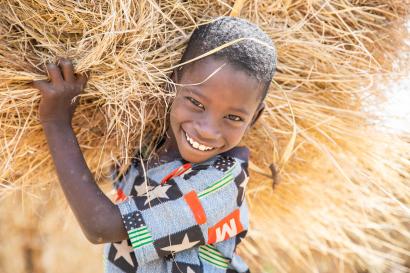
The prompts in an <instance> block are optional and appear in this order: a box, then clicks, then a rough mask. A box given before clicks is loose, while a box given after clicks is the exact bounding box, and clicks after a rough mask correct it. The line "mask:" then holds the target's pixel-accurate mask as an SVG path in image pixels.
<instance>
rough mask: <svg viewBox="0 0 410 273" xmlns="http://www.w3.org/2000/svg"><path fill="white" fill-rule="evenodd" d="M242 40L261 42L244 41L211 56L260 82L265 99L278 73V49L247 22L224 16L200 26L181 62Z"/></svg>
mask: <svg viewBox="0 0 410 273" xmlns="http://www.w3.org/2000/svg"><path fill="white" fill-rule="evenodd" d="M240 38H251V39H256V40H259V41H261V42H262V43H258V42H257V41H255V40H247V39H245V40H241V41H239V42H237V43H234V44H233V45H230V46H228V47H225V48H224V49H222V50H219V51H218V52H216V53H214V54H212V55H211V56H214V57H216V58H222V59H225V60H226V61H227V62H229V63H231V64H233V65H235V66H237V67H238V68H240V69H244V70H245V71H247V72H248V73H250V74H251V75H252V76H254V77H256V79H257V80H259V81H261V83H262V84H264V86H263V87H264V89H263V94H262V100H263V99H264V98H265V97H266V94H267V92H268V89H269V85H270V83H271V81H272V78H273V74H274V72H275V68H276V50H275V47H274V44H273V42H272V40H271V38H270V37H269V36H268V35H267V34H266V33H265V32H264V31H262V30H261V29H260V28H259V27H258V26H256V25H255V24H252V23H250V22H249V21H247V20H244V19H240V18H237V17H226V16H223V17H219V18H217V19H216V20H215V21H212V22H210V23H208V24H205V25H201V26H199V27H198V28H196V29H195V30H194V32H193V33H192V35H191V38H190V39H189V42H188V45H187V47H186V49H185V52H184V54H183V56H182V58H181V63H183V62H186V61H189V60H191V59H193V58H195V57H198V56H200V55H202V54H204V53H206V52H208V51H210V50H212V49H215V48H217V47H219V46H221V45H224V44H226V43H229V42H232V41H234V40H237V39H240ZM267 45H268V46H267ZM180 74H182V73H180Z"/></svg>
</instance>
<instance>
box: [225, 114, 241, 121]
mask: <svg viewBox="0 0 410 273" xmlns="http://www.w3.org/2000/svg"><path fill="white" fill-rule="evenodd" d="M226 118H227V119H229V120H232V121H243V119H242V118H241V117H239V116H235V115H227V116H226Z"/></svg>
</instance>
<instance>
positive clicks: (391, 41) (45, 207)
mask: <svg viewBox="0 0 410 273" xmlns="http://www.w3.org/2000/svg"><path fill="white" fill-rule="evenodd" d="M241 2H243V1H241ZM233 5H234V2H233V1H222V0H218V1H209V0H200V1H189V2H182V1H178V0H166V1H153V0H147V1H127V0H112V1H97V2H95V1H81V2H75V1H64V2H62V1H56V0H49V1H41V0H37V1H35V0H31V1H28V0H20V1H18V0H3V1H1V2H0V10H1V11H2V17H1V18H0V131H1V135H0V149H1V151H2V153H1V155H0V156H1V158H0V170H1V172H0V173H1V174H0V175H1V176H0V179H1V180H0V181H1V185H2V187H1V188H0V196H1V199H3V201H2V204H10V203H8V202H11V201H10V200H12V198H14V197H15V196H16V194H18V195H21V199H20V200H19V202H17V203H14V206H15V205H16V204H23V207H29V205H31V206H32V207H31V209H30V210H27V211H26V212H24V213H23V212H21V213H17V212H14V213H10V210H11V209H9V208H10V207H9V206H10V205H2V208H0V210H1V215H3V217H4V219H21V221H20V220H13V221H9V223H8V224H9V228H10V229H12V228H13V226H14V225H16V226H19V227H21V226H25V227H27V228H28V229H29V231H27V228H26V229H24V230H25V231H23V233H24V232H25V234H26V235H24V234H22V233H19V232H17V231H18V230H20V229H16V230H15V233H16V234H15V237H13V236H11V235H12V233H10V232H6V231H4V230H3V232H1V233H0V238H2V240H5V238H10V237H12V238H20V239H21V238H27V236H29V238H30V237H33V236H40V238H43V240H44V241H43V242H42V243H41V242H32V241H30V240H28V241H26V243H25V244H24V243H15V244H14V246H16V250H15V251H14V252H13V250H10V251H8V252H6V251H0V268H4V270H3V271H7V272H8V271H10V270H11V269H13V270H14V271H20V270H21V271H23V270H27V268H31V269H33V270H34V271H35V272H41V271H42V270H43V269H41V268H42V266H44V265H45V264H46V262H45V261H46V260H47V255H46V254H47V253H48V252H47V247H46V244H45V242H48V241H52V239H51V238H50V239H44V238H47V237H44V236H43V235H44V234H45V233H47V232H45V230H52V232H54V231H55V233H57V234H54V236H59V234H58V232H57V231H56V230H57V229H56V228H55V227H57V226H58V225H59V224H58V223H59V222H58V220H57V219H58V217H53V216H56V215H58V214H61V211H62V210H63V208H62V205H61V204H57V203H58V202H61V200H62V196H61V193H59V191H56V190H55V188H56V187H57V186H56V177H55V175H54V171H53V165H52V162H51V159H50V156H49V154H48V151H47V147H46V143H45V139H44V136H43V134H42V130H41V126H40V125H39V122H38V112H37V110H38V102H39V98H40V96H39V93H38V92H37V91H36V90H34V89H32V88H31V87H30V86H29V83H30V82H31V81H32V80H33V79H41V78H44V76H43V74H44V64H45V63H46V62H48V61H55V59H56V57H57V56H64V57H69V58H71V59H73V60H74V61H75V63H76V68H77V70H78V72H85V71H89V72H90V73H91V80H90V81H89V84H88V87H87V89H86V92H85V94H84V95H82V97H81V102H80V105H79V107H78V109H77V112H76V115H75V119H74V121H73V124H74V128H75V130H76V132H77V136H78V138H79V143H80V144H81V145H82V149H83V151H84V154H85V157H86V159H87V162H88V163H89V166H90V167H91V169H92V171H93V172H94V174H95V176H96V178H97V179H98V180H99V181H100V183H101V185H104V186H106V188H108V186H107V185H106V184H104V180H105V178H106V175H107V171H108V167H109V166H110V165H111V164H112V162H113V160H114V161H118V163H119V164H121V165H122V166H123V169H125V168H126V166H127V164H128V163H129V159H130V156H132V154H133V153H134V151H135V149H144V151H145V152H147V153H149V151H150V150H151V149H152V146H153V143H154V141H155V138H156V137H158V135H160V134H161V132H162V131H163V128H164V115H165V108H166V105H167V104H168V103H169V102H170V101H171V99H172V95H173V94H169V93H166V92H164V86H165V84H166V82H168V81H169V79H168V78H167V76H169V72H170V70H171V68H172V66H173V65H175V64H176V63H177V61H178V60H179V58H180V56H181V52H182V50H183V48H184V45H185V42H186V41H187V39H188V38H189V34H190V32H191V31H192V30H193V28H194V27H195V26H196V25H197V24H201V23H205V22H207V21H209V20H212V19H213V18H214V17H215V16H219V15H227V14H229V13H230V12H231V9H232V7H233ZM409 6H410V5H409V4H408V3H403V1H398V0H385V1H365V0H363V1H346V0H334V1H302V0H299V1H245V3H244V6H243V8H242V12H241V15H240V16H241V17H244V18H247V19H249V20H251V21H253V22H255V23H257V24H258V25H259V26H260V27H261V28H262V29H264V30H265V31H266V32H267V33H268V34H269V35H270V36H271V37H272V39H273V40H274V41H275V43H276V45H277V48H278V56H279V59H278V63H279V64H278V72H277V74H276V75H275V79H274V84H272V88H271V91H270V93H269V95H268V97H267V106H268V107H267V109H266V112H265V114H264V116H263V118H262V121H261V122H259V124H258V125H257V126H256V128H255V129H254V130H253V131H252V132H251V133H250V135H248V136H247V137H246V139H245V140H244V143H245V144H246V145H248V146H249V147H250V148H251V150H252V153H253V156H252V158H251V159H252V164H251V170H252V173H251V177H252V180H251V182H250V183H249V189H248V201H249V204H250V208H251V215H252V218H251V230H250V232H249V237H248V239H246V240H245V241H244V242H243V244H242V245H241V247H240V252H241V253H242V255H243V256H244V257H245V259H246V261H247V262H248V263H250V264H251V268H252V269H253V270H254V271H256V272H271V270H272V272H275V271H277V272H360V271H367V272H406V271H407V270H408V268H406V262H407V266H408V265H409V264H408V263H409V259H410V239H409V238H410V234H409V226H410V223H409V222H410V221H409V218H410V217H409V211H410V208H409V204H410V186H409V184H408V179H409V177H410V162H409V158H410V143H409V141H408V140H407V141H406V140H405V139H404V138H402V137H400V136H394V135H391V134H387V133H382V132H381V131H380V130H379V128H377V126H375V125H374V118H373V116H372V115H371V113H369V112H367V111H366V109H367V106H368V105H370V104H374V102H377V101H378V100H379V99H380V98H381V95H382V94H381V92H380V90H379V89H378V86H379V83H382V82H384V81H386V79H388V78H391V77H393V75H396V74H393V70H394V69H393V68H394V65H398V67H399V68H403V67H404V66H403V65H406V64H408V61H407V60H399V61H397V58H398V56H400V55H399V53H400V52H401V51H403V50H408V48H406V44H405V39H406V38H408V33H407V30H406V29H405V21H406V19H407V18H408V13H409ZM235 12H236V13H238V11H237V10H236V11H235ZM271 163H274V164H275V166H276V172H277V174H278V175H279V178H280V179H279V180H280V182H279V183H276V184H275V188H274V191H273V192H272V177H271V174H270V171H269V168H268V166H269V165H270V164H271ZM33 200H35V201H36V202H34V201H33ZM24 204H25V206H24ZM19 206H21V205H19ZM56 208H57V209H56ZM6 213H8V214H6ZM16 214H17V216H15V215H16ZM18 215H20V217H21V215H24V217H21V218H19V216H18ZM47 219H52V220H50V222H48V224H49V226H48V227H53V228H48V227H46V226H45V225H41V223H44V222H45V221H46V220H47ZM53 225H55V226H53ZM67 230H69V229H67ZM76 231H77V232H78V229H77V230H76ZM27 233H28V234H29V235H27ZM17 236H18V237H17ZM49 236H51V237H52V236H53V235H52V233H51V232H50V233H49ZM16 240H18V239H16ZM78 240H83V239H78ZM84 240H85V239H84ZM67 243H68V242H67V241H65V242H64V244H67ZM27 244H29V246H27ZM30 244H34V246H33V245H31V246H30ZM17 245H25V247H24V249H26V250H25V251H21V249H22V248H23V247H17ZM73 245H74V244H73ZM61 248H62V247H60V248H57V249H54V250H55V251H61ZM67 248H68V247H67ZM10 249H11V248H10ZM27 249H28V250H27ZM48 249H50V248H48ZM88 250H89V249H88V248H87V249H86V250H85V251H88ZM75 251H76V252H77V251H78V249H76V250H75ZM22 253H25V254H22ZM10 255H13V256H18V255H21V256H22V257H23V258H22V261H23V262H24V260H25V262H26V265H27V264H29V265H30V266H28V265H27V266H26V267H25V269H24V268H23V267H21V268H18V267H12V266H11V265H9V264H11V263H8V262H7V261H6V258H8V257H10ZM24 255H25V256H24ZM24 257H25V258H24ZM27 257H30V259H28V258H27ZM96 259H97V262H98V259H100V258H99V257H97V258H96ZM27 261H29V262H27ZM78 261H79V260H78ZM83 261H84V263H86V262H87V263H89V262H90V257H89V256H87V257H85V258H84V260H83ZM60 262H61V261H60ZM70 264H71V263H67V264H65V265H64V270H66V271H67V272H70V271H74V268H78V265H79V262H76V263H75V264H74V265H73V268H70ZM41 265H42V266H41ZM90 270H91V269H90ZM61 272H62V271H61Z"/></svg>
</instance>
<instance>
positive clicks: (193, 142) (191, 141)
mask: <svg viewBox="0 0 410 273" xmlns="http://www.w3.org/2000/svg"><path fill="white" fill-rule="evenodd" d="M182 131H183V133H184V135H185V139H186V141H187V142H188V143H189V144H190V146H191V147H192V148H193V149H195V150H198V151H201V152H207V151H212V150H214V149H215V148H216V147H212V146H208V145H205V144H202V143H200V142H198V141H196V140H194V139H193V138H192V137H191V136H190V135H188V133H187V132H185V131H184V130H182Z"/></svg>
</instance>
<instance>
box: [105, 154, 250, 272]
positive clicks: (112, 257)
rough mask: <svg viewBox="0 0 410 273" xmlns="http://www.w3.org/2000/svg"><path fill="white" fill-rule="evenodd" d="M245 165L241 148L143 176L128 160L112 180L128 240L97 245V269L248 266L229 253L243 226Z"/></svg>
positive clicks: (185, 269)
mask: <svg viewBox="0 0 410 273" xmlns="http://www.w3.org/2000/svg"><path fill="white" fill-rule="evenodd" d="M247 165H248V150H247V148H243V147H236V148H234V149H232V150H230V151H229V152H226V153H223V154H220V155H218V156H216V157H214V158H212V159H209V160H208V161H206V162H202V163H198V164H190V163H188V162H183V161H182V160H174V161H171V162H168V163H165V164H163V165H160V166H158V167H154V168H151V169H149V170H147V171H146V175H145V176H144V175H143V174H144V172H143V170H142V168H141V166H140V164H138V163H137V162H133V163H132V164H131V166H130V168H129V169H128V170H127V172H126V173H125V175H124V176H122V177H121V178H120V179H119V180H118V181H117V182H116V183H115V188H116V190H117V201H118V202H117V203H116V205H117V206H118V209H119V210H120V212H121V215H122V219H123V223H124V225H125V228H126V230H127V232H128V239H127V240H124V241H121V242H113V243H110V244H106V245H105V247H104V261H105V272H110V273H113V272H137V273H162V272H164V273H165V272H170V273H180V272H183V273H220V272H228V273H234V272H238V273H242V272H249V269H248V267H247V265H246V264H245V263H244V262H243V261H242V259H241V258H240V257H239V256H238V255H237V254H236V252H235V251H236V247H237V245H238V244H239V243H240V241H241V240H242V239H243V238H244V237H245V235H246V232H247V228H248V209H247V205H246V201H245V198H244V196H245V189H246V184H247V182H248V170H247Z"/></svg>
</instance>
